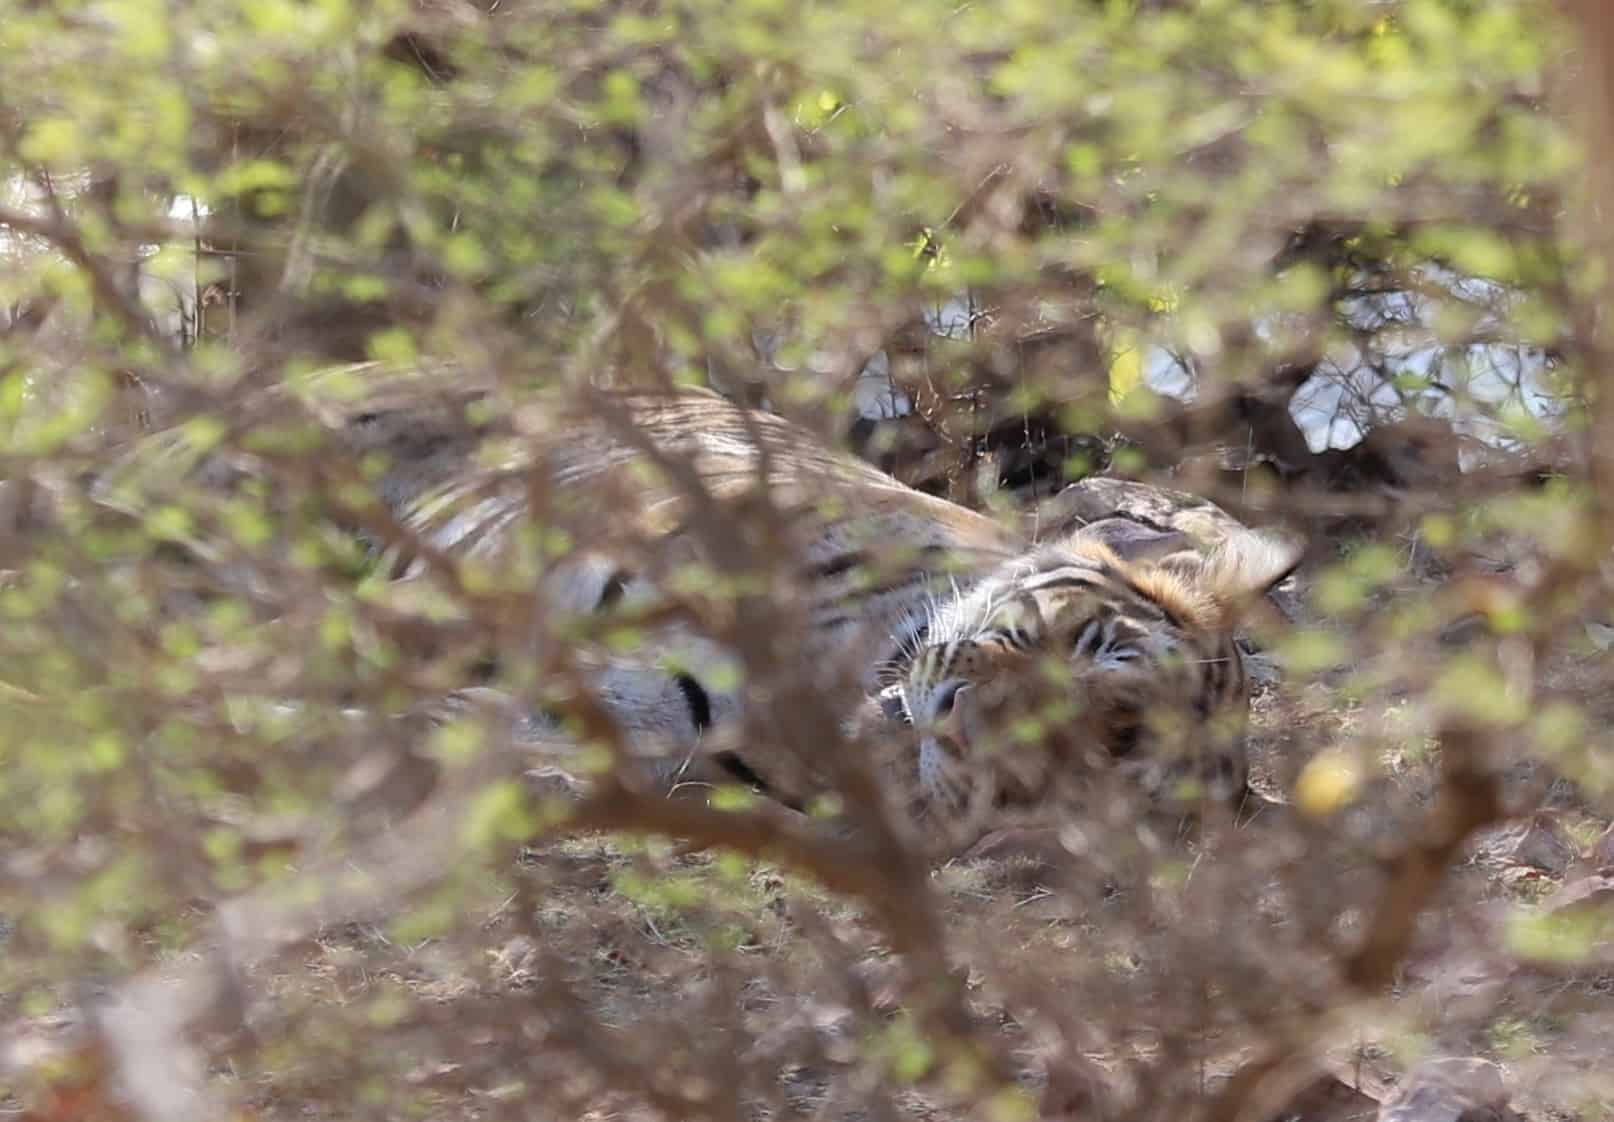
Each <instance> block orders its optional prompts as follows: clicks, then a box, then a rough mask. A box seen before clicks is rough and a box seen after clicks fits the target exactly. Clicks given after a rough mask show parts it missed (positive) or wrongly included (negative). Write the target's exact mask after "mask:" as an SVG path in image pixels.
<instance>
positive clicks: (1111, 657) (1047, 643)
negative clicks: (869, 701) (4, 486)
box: [899, 532, 1299, 803]
mask: <svg viewBox="0 0 1614 1122" xmlns="http://www.w3.org/2000/svg"><path fill="white" fill-rule="evenodd" d="M1298 560H1299V550H1298V549H1297V548H1296V547H1294V546H1293V545H1290V544H1289V543H1286V542H1283V541H1280V540H1278V539H1276V538H1273V537H1269V536H1267V535H1264V534H1256V533H1253V532H1252V533H1249V534H1246V535H1241V536H1238V537H1236V538H1233V539H1230V540H1229V541H1227V542H1226V543H1224V544H1223V545H1222V546H1221V547H1219V548H1218V549H1216V550H1214V551H1213V552H1212V553H1210V554H1209V555H1204V556H1202V555H1200V554H1198V553H1196V552H1181V553H1177V554H1172V555H1170V556H1167V557H1164V558H1162V559H1160V560H1158V561H1143V560H1127V559H1124V558H1123V557H1122V556H1121V555H1120V554H1119V553H1118V552H1116V550H1115V549H1114V548H1112V547H1111V545H1110V544H1108V543H1106V542H1105V541H1104V540H1102V537H1101V536H1100V535H1096V534H1092V535H1090V534H1084V533H1078V534H1077V535H1075V536H1073V537H1072V538H1070V539H1068V540H1067V541H1065V542H1063V543H1059V544H1056V545H1054V546H1051V547H1047V548H1045V549H1043V550H1041V551H1039V552H1037V553H1034V554H1031V555H1029V556H1027V557H1024V558H1020V559H1017V560H1015V561H1013V562H1011V563H1009V564H1007V565H1005V566H1004V567H1003V568H1002V569H1000V570H999V571H998V572H996V573H994V574H992V575H991V576H989V577H988V578H987V579H985V580H984V581H982V582H981V583H980V584H979V585H977V586H976V587H975V588H974V589H973V590H971V591H970V592H969V593H968V594H967V595H964V596H960V597H958V598H956V599H954V600H952V601H950V602H948V603H946V604H943V605H941V606H940V607H939V608H938V609H937V610H936V611H935V612H933V613H932V617H931V620H930V623H929V627H928V630H927V632H926V634H925V638H924V640H923V643H922V645H920V646H919V648H918V649H917V650H916V651H915V652H914V656H913V658H912V659H911V661H910V662H909V664H908V667H907V671H906V674H905V675H904V677H903V679H902V681H901V683H900V687H899V688H900V692H901V701H902V708H903V709H904V710H905V713H906V716H907V718H908V719H909V720H910V721H911V722H912V723H913V724H914V726H915V727H916V729H917V731H918V733H919V758H918V780H919V783H920V787H921V791H922V792H923V794H924V795H925V796H926V797H927V798H941V799H944V800H948V801H952V802H970V801H973V800H975V799H979V798H983V797H989V798H991V799H992V800H993V801H995V802H999V803H1001V802H1011V803H1020V802H1027V801H1035V800H1036V799H1037V798H1039V797H1041V796H1042V795H1043V794H1045V793H1046V792H1047V791H1048V790H1049V789H1050V788H1051V787H1054V786H1057V785H1059V784H1061V783H1063V782H1066V781H1069V780H1076V781H1078V782H1079V781H1081V780H1082V779H1083V778H1093V777H1101V776H1105V775H1109V774H1113V773H1114V772H1116V771H1119V772H1121V773H1122V774H1127V773H1130V774H1131V775H1133V776H1134V777H1135V778H1136V779H1137V780H1138V781H1139V782H1140V783H1141V784H1142V786H1143V788H1144V789H1145V791H1146V793H1148V794H1150V795H1153V796H1156V797H1162V796H1163V797H1166V798H1171V799H1176V800H1193V799H1198V798H1206V797H1209V798H1233V797H1236V796H1237V795H1239V794H1241V793H1242V792H1243V790H1244V787H1245V781H1246V776H1247V772H1246V764H1245V753H1244V745H1243V734H1244V730H1245V725H1246V721H1247V717H1248V707H1249V688H1248V681H1247V679H1246V676H1245V671H1244V665H1243V659H1242V656H1241V654H1240V652H1239V649H1238V647H1237V645H1236V644H1235V642H1234V639H1233V629H1234V627H1235V626H1236V624H1237V622H1238V620H1239V618H1240V616H1241V615H1242V613H1243V611H1244V610H1245V609H1246V608H1247V607H1248V606H1249V604H1250V603H1251V602H1253V601H1254V600H1255V599H1257V598H1259V597H1260V596H1261V595H1262V594H1264V593H1265V592H1266V591H1267V590H1268V589H1270V588H1271V587H1272V586H1273V585H1274V584H1276V583H1277V582H1279V581H1281V580H1282V579H1283V578H1284V577H1286V576H1288V575H1289V573H1290V572H1292V571H1293V569H1294V567H1295V565H1296V564H1297V563H1298ZM982 777H985V778H987V779H988V784H987V785H986V787H983V785H982V784H981V783H980V782H978V780H979V779H980V778H982ZM983 792H987V793H985V794H983Z"/></svg>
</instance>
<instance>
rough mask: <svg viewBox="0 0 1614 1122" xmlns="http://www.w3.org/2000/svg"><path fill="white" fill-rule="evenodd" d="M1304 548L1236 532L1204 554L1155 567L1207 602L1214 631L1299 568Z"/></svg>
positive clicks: (1265, 534)
mask: <svg viewBox="0 0 1614 1122" xmlns="http://www.w3.org/2000/svg"><path fill="white" fill-rule="evenodd" d="M1305 552H1306V550H1305V546H1304V544H1302V543H1301V542H1300V541H1298V540H1296V539H1295V538H1292V537H1289V536H1287V535H1284V534H1279V533H1277V532H1275V531H1271V530H1239V531H1236V532H1234V533H1232V534H1229V535H1228V536H1227V537H1226V538H1225V539H1223V541H1222V542H1221V543H1220V544H1218V545H1217V546H1216V547H1215V548H1213V549H1211V550H1210V552H1208V553H1204V554H1201V553H1197V552H1193V551H1184V552H1182V553H1177V554H1173V555H1172V556H1170V557H1166V558H1163V559H1162V560H1161V561H1160V562H1159V566H1160V567H1161V568H1163V569H1168V570H1170V571H1172V572H1175V573H1177V574H1178V575H1179V576H1180V577H1182V579H1183V580H1184V581H1186V582H1187V583H1188V585H1189V586H1190V587H1191V588H1193V590H1194V591H1195V592H1196V593H1198V595H1199V596H1200V597H1201V598H1203V600H1204V602H1205V603H1207V604H1208V605H1209V606H1210V608H1211V611H1212V613H1213V615H1214V621H1215V623H1216V624H1217V625H1218V626H1221V627H1227V628H1232V627H1236V626H1238V624H1239V622H1240V620H1242V619H1243V618H1244V617H1245V616H1246V615H1247V614H1248V613H1249V612H1250V610H1251V608H1253V607H1254V606H1255V605H1256V603H1258V602H1259V601H1260V599H1261V598H1262V597H1263V596H1265V595H1266V594H1267V593H1268V592H1271V591H1272V589H1273V588H1274V587H1276V586H1277V585H1279V584H1281V583H1283V581H1284V580H1286V579H1287V578H1288V577H1289V576H1290V575H1291V574H1292V573H1293V572H1294V571H1295V569H1297V568H1298V567H1299V566H1300V562H1301V559H1302V558H1303V557H1304V556H1305Z"/></svg>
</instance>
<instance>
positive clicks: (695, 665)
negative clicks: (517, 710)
mask: <svg viewBox="0 0 1614 1122" xmlns="http://www.w3.org/2000/svg"><path fill="white" fill-rule="evenodd" d="M422 375H425V378H424V384H430V385H432V386H436V387H441V386H443V385H445V384H450V385H454V384H457V383H456V380H455V379H454V378H448V379H445V378H444V377H443V369H442V368H441V367H437V368H431V367H417V368H414V372H413V374H412V375H411V376H410V377H413V378H417V379H418V378H420V377H421V376H422ZM333 377H334V378H335V379H336V381H337V384H340V385H342V386H344V387H346V389H345V390H344V392H342V393H340V394H335V395H326V396H322V395H321V394H320V393H319V392H317V388H316V389H315V390H312V391H311V390H310V388H309V386H308V385H306V384H305V385H304V386H302V387H301V390H300V392H301V394H302V401H303V403H304V405H305V406H307V407H308V408H310V409H311V410H312V411H313V412H315V413H316V415H317V416H318V417H319V418H320V419H321V420H322V421H323V422H325V423H326V424H327V425H328V426H330V427H331V428H332V430H333V431H335V432H337V433H338V434H339V436H340V439H341V440H343V441H345V442H346V443H347V444H348V445H349V446H350V447H351V448H352V449H353V451H354V452H355V454H356V455H357V456H358V457H360V458H361V459H366V460H371V459H374V458H375V457H377V456H379V457H380V458H381V460H382V462H383V463H384V464H385V465H386V466H385V470H384V471H382V472H381V474H380V475H379V477H378V478H377V479H376V480H375V484H374V486H375V490H376V493H377V495H378V496H379V498H380V499H381V501H382V502H383V503H384V504H385V505H386V507H387V508H388V509H389V511H390V512H391V513H392V515H393V516H394V517H395V518H396V520H397V522H398V523H399V524H400V525H401V526H403V527H405V528H406V529H407V530H408V532H409V534H410V535H411V536H412V538H413V539H414V540H416V541H418V542H420V543H423V545H424V546H425V547H427V548H430V549H432V550H435V551H437V552H438V553H439V554H441V555H443V556H448V557H451V558H453V559H455V561H456V562H457V563H461V564H466V565H471V566H480V567H482V569H483V570H484V571H487V572H495V573H500V572H504V573H507V572H511V571H523V572H525V571H526V570H525V569H522V566H523V565H525V566H527V567H528V568H530V569H531V570H532V577H533V579H534V580H536V581H537V583H538V586H539V600H540V601H541V602H542V604H543V605H544V610H545V613H546V616H547V617H548V618H549V620H550V621H551V623H552V625H553V626H552V628H551V630H552V631H554V632H555V633H563V632H564V633H566V634H577V632H576V631H575V630H574V631H571V632H567V631H566V629H565V627H564V626H561V625H560V624H558V623H556V622H555V621H566V620H573V621H576V620H592V621H593V622H594V623H595V624H596V625H597V626H596V627H595V632H596V633H598V631H599V630H600V627H599V626H598V625H600V624H601V620H602V618H603V619H604V620H605V621H606V622H609V621H610V620H612V619H620V620H623V621H626V622H628V623H631V624H632V625H633V626H634V628H635V630H636V631H637V633H638V635H639V639H640V641H639V643H638V644H637V646H636V648H635V649H633V650H629V651H622V650H616V649H605V650H596V651H593V652H592V654H591V658H590V659H585V660H584V662H585V663H586V669H587V681H588V686H589V688H590V689H591V690H592V691H593V692H594V694H595V695H596V696H597V698H598V700H599V702H600V704H601V705H602V707H603V708H604V710H605V711H606V712H607V713H608V714H609V716H610V717H611V719H612V720H613V722H614V723H615V725H616V726H617V727H618V728H619V729H620V731H621V735H622V736H623V737H624V738H625V739H626V740H628V741H646V742H651V741H653V742H655V743H657V744H658V745H660V746H670V749H671V751H670V753H669V756H668V758H670V759H672V760H674V761H677V768H676V769H675V774H676V773H682V769H685V768H686V767H687V765H688V764H689V763H690V762H691V761H694V760H701V761H706V760H711V761H715V763H716V765H717V768H716V770H717V771H718V772H719V773H721V774H724V775H726V776H727V777H728V778H729V779H738V780H740V781H741V782H743V783H746V784H748V785H750V786H751V787H753V788H755V789H757V790H759V791H761V792H762V793H764V794H768V795H773V796H776V797H778V798H780V799H781V800H782V801H785V802H787V803H789V804H790V805H794V806H804V805H805V804H806V801H807V800H808V799H809V798H810V796H811V794H812V791H811V786H812V784H813V783H815V782H818V781H819V777H816V776H814V775H813V773H812V765H811V761H806V762H802V761H782V760H780V759H778V758H764V756H763V755H760V754H758V753H757V752H756V751H755V744H754V741H755V740H756V739H757V738H756V737H755V736H747V737H743V738H741V739H743V740H745V741H746V742H747V744H746V746H745V747H734V746H733V744H732V743H730V742H732V741H733V740H734V738H733V737H732V736H731V737H730V738H729V741H727V742H726V741H725V739H724V735H723V734H724V732H725V730H732V729H736V728H745V729H747V730H751V731H754V730H758V729H761V730H764V731H765V730H766V719H765V718H766V714H765V712H761V710H765V709H766V707H767V706H768V705H769V703H770V702H769V699H768V698H767V697H766V696H765V695H762V694H760V693H758V692H757V690H758V683H755V682H748V681H747V676H746V675H747V671H748V670H749V669H751V667H750V665H749V663H750V661H751V658H750V657H748V653H749V656H758V652H761V656H760V657H767V658H770V659H773V665H774V666H775V668H780V667H783V668H785V670H786V672H787V673H790V674H793V675H796V676H798V677H800V678H802V679H803V680H807V681H809V684H811V685H814V686H817V687H821V693H822V696H824V697H826V698H831V697H832V698H836V699H840V698H849V699H850V700H849V701H848V703H847V704H846V706H845V709H844V712H842V711H839V710H838V711H837V717H838V719H840V720H841V721H842V726H843V727H844V728H847V729H866V728H868V727H869V721H870V717H869V714H871V713H872V714H876V715H877V718H878V721H879V722H884V724H881V725H879V727H881V728H888V729H889V730H892V731H893V732H895V731H897V730H900V731H901V732H902V733H903V734H904V736H907V735H908V734H912V736H913V737H916V738H917V745H916V751H914V752H913V753H911V755H912V759H911V760H910V761H906V762H904V763H903V764H901V765H900V766H899V772H901V774H900V775H899V778H901V779H902V780H903V781H904V782H911V783H912V784H913V785H914V786H915V788H916V790H917V791H918V793H919V796H920V799H921V800H922V801H923V802H924V803H925V804H926V805H929V806H934V807H949V806H951V807H958V806H961V805H964V804H970V805H980V804H983V803H985V804H992V805H1000V804H1005V803H1017V802H1028V801H1029V802H1034V801H1035V800H1036V799H1037V798H1038V797H1039V796H1040V795H1043V794H1046V793H1047V792H1048V791H1049V790H1050V789H1051V788H1052V787H1055V786H1058V785H1059V784H1060V783H1062V782H1063V781H1064V780H1065V779H1067V778H1069V777H1072V776H1075V777H1084V776H1095V775H1099V774H1101V773H1106V772H1110V773H1115V772H1120V773H1126V774H1129V775H1135V776H1137V777H1138V778H1139V779H1140V780H1141V782H1143V783H1144V785H1145V786H1146V787H1147V788H1148V789H1149V790H1150V791H1151V792H1152V795H1154V796H1165V797H1172V798H1179V799H1180V798H1185V797H1186V798H1194V799H1204V798H1212V799H1230V798H1236V797H1238V796H1239V795H1240V794H1241V793H1242V792H1243V790H1244V788H1245V785H1246V779H1247V763H1246V758H1245V749H1244V743H1243V741H1244V732H1245V726H1246V723H1247V719H1248V710H1249V696H1250V688H1249V681H1248V676H1247V673H1246V669H1245V666H1244V662H1243V654H1242V652H1241V650H1240V648H1239V646H1238V645H1237V643H1236V642H1235V641H1234V632H1235V629H1236V628H1237V627H1238V625H1239V623H1240V621H1241V620H1242V618H1243V616H1244V614H1245V612H1246V611H1247V610H1248V609H1249V607H1250V606H1251V605H1252V604H1253V603H1254V602H1255V601H1257V600H1259V599H1260V597H1261V596H1262V595H1264V594H1265V593H1266V592H1267V591H1268V590H1269V589H1271V588H1272V587H1273V586H1275V585H1276V584H1277V583H1279V582H1281V581H1282V580H1284V579H1285V578H1286V577H1288V576H1289V574H1290V573H1291V572H1292V571H1293V570H1294V568H1295V567H1296V565H1297V564H1298V562H1299V558H1300V548H1299V546H1298V545H1297V544H1296V543H1295V542H1293V541H1291V540H1290V539H1288V538H1286V537H1284V536H1282V535H1277V534H1274V533H1271V532H1265V531H1254V530H1250V531H1243V532H1241V533H1237V534H1234V535H1231V536H1230V537H1229V538H1228V539H1227V540H1226V541H1224V542H1222V543H1220V544H1219V545H1217V546H1216V547H1214V548H1213V549H1210V550H1209V551H1208V552H1202V551H1200V550H1198V549H1195V548H1187V547H1183V546H1184V543H1182V542H1181V541H1179V540H1177V538H1178V537H1180V535H1179V536H1177V537H1174V536H1173V535H1171V534H1169V533H1165V532H1161V531H1158V530H1154V529H1150V528H1148V527H1144V526H1142V525H1140V524H1139V523H1136V522H1131V521H1128V520H1126V519H1104V520H1100V521H1098V522H1095V523H1093V524H1091V525H1087V526H1083V527H1081V528H1079V529H1077V530H1075V531H1074V532H1070V533H1066V534H1063V535H1061V536H1058V537H1055V538H1054V539H1052V540H1041V541H1039V540H1034V539H1033V537H1032V536H1031V535H1029V534H1027V533H1026V532H1025V530H1024V529H1023V527H1022V526H1021V525H1018V524H1011V523H1009V522H1006V521H1004V520H1002V519H999V518H995V517H992V516H990V515H988V514H986V513H983V512H979V511H974V510H969V509H966V508H964V507H962V506H959V505H957V504H954V503H952V502H949V501H947V500H945V499H942V498H939V497H936V496H933V495H929V494H925V493H922V492H919V491H917V490H915V489H913V488H910V487H908V486H906V485H904V484H903V483H901V482H899V481H898V480H897V479H895V478H893V477H892V476H890V475H888V474H886V473H884V472H882V471H880V470H879V469H878V468H876V467H875V466H873V465H872V464H869V463H868V462H866V461H864V460H862V459H859V458H858V457H856V456H854V455H852V454H851V453H849V452H842V451H838V450H836V449H834V448H832V447H830V446H829V445H828V444H826V443H825V442H823V441H820V440H818V439H817V438H815V437H814V436H813V435H812V434H811V433H810V432H809V431H808V430H807V429H805V428H802V427H799V426H797V425H796V424H794V423H792V422H790V421H787V420H786V419H785V418H783V417H782V416H779V415H777V414H775V413H772V412H768V411H766V410H761V409H747V408H743V407H741V406H739V405H736V404H734V403H732V402H730V401H729V400H727V399H725V398H723V397H721V396H720V395H718V394H716V393H712V392H710V391H706V390H700V389H680V390H677V391H674V392H654V393H650V392H631V391H625V390H624V391H598V392H595V391H588V392H584V393H582V394H581V395H573V396H572V397H571V398H569V399H568V403H567V404H564V405H559V404H555V403H553V402H549V401H547V400H545V399H542V398H537V397H535V398H533V399H531V400H526V399H524V400H522V401H521V402H519V403H514V404H513V403H511V402H509V401H506V400H504V399H503V398H502V397H501V396H500V393H499V391H498V389H497V388H496V387H490V386H467V387H465V392H464V393H463V394H462V395H460V396H459V397H453V395H450V397H451V400H450V401H449V402H448V404H447V405H446V406H445V405H444V403H443V401H442V400H440V399H438V400H435V401H434V405H433V407H432V408H423V407H422V406H421V404H420V402H419V401H418V400H416V399H415V398H414V397H413V396H412V395H411V393H410V392H407V387H408V385H409V384H411V383H410V378H404V379H403V380H402V384H403V385H404V386H405V392H402V393H390V391H389V393H377V392H374V390H375V387H376V386H383V387H393V388H395V386H394V383H395V382H396V381H397V378H396V377H394V375H393V374H389V373H388V372H387V371H385V370H382V369H380V368H378V367H377V366H375V365H374V364H361V365H359V366H354V367H347V368H343V369H341V370H340V371H337V372H335V373H334V374H333ZM389 379H390V380H389ZM354 386H361V387H364V389H365V392H360V393H356V394H355V393H353V392H351V391H352V387H354ZM389 394H390V396H389ZM378 400H379V401H380V404H377V402H378ZM468 405H474V407H475V408H474V409H473V410H472V412H473V413H475V414H476V415H477V416H479V417H480V418H482V420H481V422H479V423H470V422H468V421H467V420H466V418H467V413H466V407H467V406H468ZM737 515H741V516H737ZM539 528H541V529H542V531H543V533H542V534H540V535H539V536H540V537H542V538H543V539H544V541H546V542H548V543H550V545H553V543H555V542H557V541H562V540H568V539H569V541H570V542H571V543H574V544H571V545H569V546H567V547H566V548H563V549H559V550H556V549H545V550H538V551H537V553H538V554H541V556H536V557H535V552H534V549H533V541H534V540H535V539H534V534H533V533H532V532H531V531H534V530H536V529H539ZM556 531H560V532H561V533H560V534H559V535H558V536H557V534H556V533H555V532H556ZM725 533H733V534H737V535H740V536H738V537H735V538H734V539H733V540H728V539H727V538H725V537H724V534H725ZM746 535H750V536H749V537H747V536H746ZM781 559H782V560H783V561H784V564H783V565H782V566H781V565H778V564H776V563H775V562H776V561H778V560H781ZM381 568H382V569H383V570H384V572H385V574H386V577H387V579H388V580H390V581H392V582H394V583H395V584H396V585H398V586H401V587H407V586H410V585H411V584H418V583H420V582H430V581H431V580H432V579H434V578H433V574H432V572H431V567H430V566H429V565H425V564H423V563H422V561H421V559H420V558H419V557H411V556H409V555H408V550H407V549H405V550H402V551H396V550H395V551H394V552H393V553H392V554H390V555H389V556H388V557H387V559H386V560H385V563H384V564H383V565H382V566H381ZM726 586H733V587H735V588H739V589H740V590H741V591H742V592H743V591H745V589H747V588H749V589H750V590H751V591H752V592H753V593H754V592H756V591H757V590H761V591H762V592H764V593H766V596H765V597H764V598H765V599H767V600H769V601H770V604H771V606H772V607H774V608H776V609H777V614H776V616H773V617H768V618H772V619H775V620H776V622H777V623H779V624H780V627H779V630H778V632H777V633H776V634H770V635H767V636H761V637H759V636H756V635H749V636H747V635H745V634H743V633H741V632H737V631H736V630H735V629H734V625H735V620H734V611H733V604H732V602H731V601H732V598H725V597H724V596H718V595H713V594H712V589H714V588H723V587H726ZM692 605H694V607H693V608H692V607H691V606H692ZM747 643H749V644H750V645H751V646H750V649H749V652H747V651H742V650H740V649H739V648H740V647H744V646H745V645H746V644H747ZM758 644H761V645H758ZM504 657H508V652H505V653H504ZM495 662H496V660H495ZM505 669H508V668H505ZM500 672H501V668H500V667H498V666H497V665H494V666H492V667H490V668H487V669H486V670H485V673H486V674H488V675H489V676H490V677H492V678H495V679H496V678H497V676H498V675H499V673H500ZM549 719H558V718H553V717H544V716H543V715H542V714H538V713H535V714H534V716H533V718H532V720H533V721H534V722H535V723H536V724H542V721H543V720H549ZM893 739H896V740H900V739H903V737H897V736H894V737H893ZM725 743H730V746H729V747H727V748H724V749H723V750H721V751H716V750H710V749H711V747H712V746H713V745H722V744H725ZM798 765H799V766H798Z"/></svg>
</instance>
